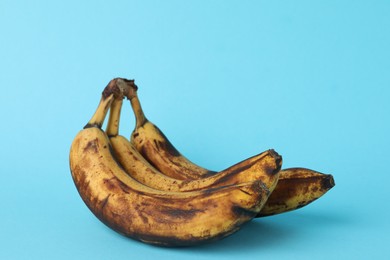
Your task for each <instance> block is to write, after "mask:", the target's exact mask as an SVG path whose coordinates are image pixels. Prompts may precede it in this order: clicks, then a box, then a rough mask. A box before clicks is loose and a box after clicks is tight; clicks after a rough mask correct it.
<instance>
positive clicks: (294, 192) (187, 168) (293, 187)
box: [128, 88, 335, 217]
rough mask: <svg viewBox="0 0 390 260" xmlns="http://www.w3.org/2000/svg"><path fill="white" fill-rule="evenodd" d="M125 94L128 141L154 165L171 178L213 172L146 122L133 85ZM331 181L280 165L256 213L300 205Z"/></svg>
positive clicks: (329, 177)
mask: <svg viewBox="0 0 390 260" xmlns="http://www.w3.org/2000/svg"><path fill="white" fill-rule="evenodd" d="M129 93H131V95H130V96H129V97H128V98H129V99H130V102H131V106H132V108H133V111H134V114H135V117H136V127H135V129H134V131H133V133H132V134H131V138H130V139H131V143H132V144H133V145H134V147H135V148H136V149H137V150H138V151H139V152H140V153H141V154H142V155H143V156H144V157H145V158H146V159H147V160H148V161H149V162H150V163H151V164H152V165H154V166H155V167H156V168H157V169H159V170H160V171H161V172H162V173H164V174H165V175H167V176H170V177H172V178H177V179H181V180H193V179H202V178H207V177H209V176H213V175H214V174H216V172H215V171H211V170H208V169H205V168H203V167H201V166H199V165H196V164H195V163H193V162H191V161H190V160H188V159H187V158H186V157H185V156H183V155H182V154H181V153H180V152H179V151H178V150H177V149H176V148H175V147H174V146H173V145H172V143H171V142H170V141H169V139H168V138H167V137H166V136H165V135H164V133H163V132H162V131H161V130H160V129H159V128H158V127H157V126H156V125H154V124H153V123H152V122H150V121H149V120H148V119H147V118H146V116H145V114H144V112H143V110H142V107H141V104H140V101H139V99H138V95H137V89H134V88H133V89H131V90H130V92H129ZM334 185H335V183H334V179H333V176H332V175H329V174H322V173H318V172H316V171H313V170H310V169H305V168H291V169H283V170H281V171H280V173H279V180H278V183H277V185H276V188H275V189H274V190H273V191H272V193H271V195H270V198H269V199H268V201H267V203H266V204H265V206H264V208H263V209H262V210H261V212H260V214H259V215H258V217H261V216H267V215H275V214H280V213H284V212H286V211H291V210H294V209H298V208H301V207H303V206H306V205H308V204H310V203H311V202H313V201H314V200H316V199H318V198H319V197H321V196H322V195H324V194H325V193H326V192H327V191H328V190H330V189H331V188H332V187H333V186H334Z"/></svg>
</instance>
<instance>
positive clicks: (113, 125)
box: [106, 99, 282, 192]
mask: <svg viewBox="0 0 390 260" xmlns="http://www.w3.org/2000/svg"><path fill="white" fill-rule="evenodd" d="M121 107H122V99H116V100H114V101H113V103H112V105H111V110H110V117H109V120H108V125H107V129H106V133H107V135H108V137H109V138H110V143H111V145H112V148H113V153H114V155H115V158H116V159H117V161H118V162H119V163H120V164H121V166H122V167H123V168H124V170H125V171H126V172H127V173H128V174H129V175H131V176H132V177H133V178H134V179H136V180H138V181H139V182H141V183H143V184H145V185H147V186H149V187H152V188H155V189H158V190H163V191H182V192H183V191H193V190H200V189H205V188H215V187H221V186H226V185H232V184H238V183H243V182H251V181H254V180H261V181H262V182H263V183H264V184H265V186H266V187H267V188H268V190H269V191H270V192H272V190H273V189H274V188H275V186H276V183H277V181H278V178H279V171H280V168H281V165H282V157H281V156H279V155H278V154H277V153H276V152H275V151H273V150H268V151H266V152H263V153H261V154H259V155H256V156H253V157H251V158H249V159H247V160H244V161H242V162H240V163H238V164H236V165H233V166H231V167H229V168H228V169H226V170H224V171H221V172H219V173H216V174H214V175H213V176H210V177H206V178H202V179H198V180H178V179H174V178H171V177H169V176H166V175H164V174H162V173H161V172H159V171H158V170H157V169H155V168H154V167H153V166H152V165H151V164H150V163H148V162H147V161H146V160H145V159H144V158H143V157H142V155H141V154H140V153H139V152H138V151H137V150H136V149H135V148H134V147H133V145H132V144H131V143H130V141H128V140H127V139H126V138H125V137H123V136H121V135H118V128H119V121H120V112H121Z"/></svg>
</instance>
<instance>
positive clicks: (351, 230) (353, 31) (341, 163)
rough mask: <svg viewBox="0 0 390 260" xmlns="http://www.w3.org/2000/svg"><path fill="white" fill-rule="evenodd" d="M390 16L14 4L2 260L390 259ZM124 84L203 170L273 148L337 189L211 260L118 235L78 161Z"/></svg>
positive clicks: (3, 21) (271, 4)
mask: <svg viewBox="0 0 390 260" xmlns="http://www.w3.org/2000/svg"><path fill="white" fill-rule="evenodd" d="M389 14H390V2H389V1H112V2H111V1H62V2H60V1H8V0H2V1H1V2H0V32H1V41H0V86H1V94H0V106H1V110H2V118H1V119H2V123H1V134H2V137H3V139H2V144H1V147H2V149H1V150H0V158H1V164H0V171H1V183H2V187H1V189H0V197H1V202H0V206H1V211H0V247H1V250H0V259H96V260H97V259H136V258H138V257H139V258H141V259H222V258H223V259H263V258H265V257H270V259H291V258H298V257H299V258H300V259H336V258H338V259H346V258H347V257H348V258H355V259H367V258H370V259H385V258H387V259H388V258H389V257H390V249H389V246H388V239H389V232H390V223H389V222H390V221H389V219H390V216H389V214H390V207H389V195H390V192H389V182H390V177H389V176H390V173H389V170H388V168H389V167H388V158H389V155H390V152H389V145H390V142H389V140H390V139H389V136H388V133H389V132H390V129H389V128H390V122H389V112H390V105H389V101H390V90H389V87H390V51H389V48H390V29H389V28H390V15H389ZM118 76H119V77H127V78H134V79H135V80H136V84H138V86H139V96H140V99H141V102H142V104H143V107H144V109H145V112H146V113H147V116H148V117H149V118H150V119H151V120H152V121H153V122H155V123H156V124H157V125H158V126H159V127H160V128H161V129H162V130H163V131H164V132H165V133H166V134H167V136H168V137H170V139H171V141H172V142H173V143H174V144H175V145H176V146H177V148H178V149H179V150H180V151H182V153H183V154H185V155H186V156H187V157H189V158H190V159H192V160H193V161H195V162H196V163H199V164H201V165H203V166H206V167H208V168H211V169H216V170H218V169H223V168H225V167H228V166H230V165H232V164H233V163H236V162H238V161H240V160H242V159H245V158H247V157H249V156H251V155H254V154H257V153H259V152H261V151H263V150H265V149H268V148H274V149H276V150H277V151H278V152H279V153H280V154H282V155H283V158H284V167H292V166H303V167H308V168H311V169H315V170H318V171H322V172H326V173H332V174H333V175H334V177H335V180H336V187H335V188H334V189H332V190H331V191H330V192H329V193H328V194H326V195H325V196H324V197H323V198H321V199H320V200H318V201H316V202H314V203H313V204H311V205H309V206H308V207H306V208H303V209H300V210H298V211H295V212H291V213H288V214H284V215H279V216H274V217H269V218H263V219H256V220H254V221H253V222H251V223H250V224H248V225H246V226H245V227H244V228H243V229H242V230H241V231H240V232H238V233H236V234H234V235H233V236H231V237H229V238H227V239H224V240H222V241H219V242H216V243H212V244H209V245H205V246H201V247H195V248H182V249H166V248H157V247H152V246H149V245H145V244H142V243H139V242H136V241H133V240H131V239H127V238H124V237H122V236H120V235H118V234H116V233H115V232H113V231H111V230H110V229H108V228H106V227H105V226H104V225H103V224H101V223H100V222H99V221H98V220H97V219H96V218H95V217H94V216H93V215H92V214H91V213H90V212H89V210H88V209H87V207H86V206H85V205H84V204H83V202H82V201H81V199H80V197H79V195H78V194H77V191H76V189H75V187H74V184H73V182H72V179H71V175H70V172H69V166H68V154H69V147H70V144H71V142H72V139H73V138H74V136H75V135H76V134H77V132H78V131H79V130H80V129H81V128H82V127H83V126H84V125H85V124H86V122H87V121H88V120H89V118H90V116H91V115H92V113H93V112H94V109H95V108H96V106H97V103H98V101H99V99H100V93H101V91H102V90H103V88H104V87H105V86H106V84H107V83H108V82H109V81H110V80H111V79H112V78H114V77H118ZM123 114H124V115H123V117H122V124H121V133H122V134H123V135H125V136H129V134H130V132H131V130H132V128H133V127H134V119H133V116H132V114H131V110H130V107H129V105H128V103H127V102H126V103H125V106H124V109H123Z"/></svg>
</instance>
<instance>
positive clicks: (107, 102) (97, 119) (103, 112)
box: [84, 94, 114, 128]
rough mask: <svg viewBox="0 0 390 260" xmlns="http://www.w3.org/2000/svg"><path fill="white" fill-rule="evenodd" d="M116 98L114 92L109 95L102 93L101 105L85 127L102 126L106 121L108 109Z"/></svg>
mask: <svg viewBox="0 0 390 260" xmlns="http://www.w3.org/2000/svg"><path fill="white" fill-rule="evenodd" d="M113 100H114V94H111V95H109V96H105V95H102V98H101V99H100V102H99V106H98V107H97V109H96V111H95V114H93V116H92V118H91V120H89V122H88V124H87V125H86V126H85V127H84V128H89V127H98V128H101V127H102V125H103V122H104V119H105V118H106V116H107V112H108V109H109V108H110V106H111V103H112V101H113Z"/></svg>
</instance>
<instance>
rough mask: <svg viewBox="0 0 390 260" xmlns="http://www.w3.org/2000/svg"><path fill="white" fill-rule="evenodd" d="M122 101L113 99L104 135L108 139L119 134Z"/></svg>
mask: <svg viewBox="0 0 390 260" xmlns="http://www.w3.org/2000/svg"><path fill="white" fill-rule="evenodd" d="M122 103H123V99H115V100H114V101H113V102H112V104H111V108H110V116H109V118H108V123H107V128H106V133H107V135H108V136H109V137H114V136H117V135H118V134H119V121H120V115H121V109H122Z"/></svg>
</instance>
